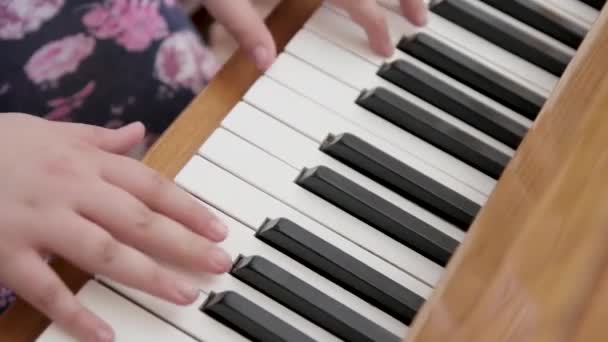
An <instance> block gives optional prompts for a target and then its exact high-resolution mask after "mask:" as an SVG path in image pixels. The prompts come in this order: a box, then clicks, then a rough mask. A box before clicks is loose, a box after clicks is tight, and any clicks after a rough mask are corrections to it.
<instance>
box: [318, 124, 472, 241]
mask: <svg viewBox="0 0 608 342" xmlns="http://www.w3.org/2000/svg"><path fill="white" fill-rule="evenodd" d="M320 149H321V151H323V152H325V153H327V154H328V155H330V156H332V157H333V158H335V159H337V160H339V161H341V162H342V163H344V164H346V165H348V166H349V167H351V168H353V169H355V170H357V171H359V172H361V173H362V174H364V175H366V176H368V177H369V178H371V179H373V180H375V181H376V182H378V183H380V184H382V185H384V186H385V187H387V188H389V189H391V190H393V191H394V192H396V193H399V194H400V195H402V196H403V197H405V198H407V199H409V200H410V201H412V202H414V203H416V204H418V205H420V206H421V207H423V208H425V209H427V210H429V211H430V212H433V213H434V214H436V215H437V216H440V217H442V218H443V219H445V220H446V221H449V222H452V223H453V224H455V225H457V226H458V227H460V228H461V229H462V230H464V231H466V230H468V228H469V226H470V225H471V224H472V223H473V220H474V219H475V216H477V213H478V212H479V210H480V209H481V208H480V206H479V205H478V204H477V203H475V202H473V201H471V200H470V199H468V198H466V197H464V196H462V195H461V194H459V193H457V192H456V191H453V190H452V189H450V188H448V187H446V186H444V185H443V184H441V183H438V182H437V181H435V180H433V179H432V178H430V177H428V176H427V175H425V174H423V173H420V172H418V171H417V170H415V169H413V168H411V167H409V166H408V165H406V164H404V163H402V162H401V161H400V160H398V159H396V158H394V157H392V156H390V155H388V154H386V153H385V152H384V151H382V150H380V149H378V148H376V147H374V146H372V145H370V144H368V143H367V142H365V141H363V140H361V139H360V138H358V137H357V136H354V135H352V134H349V133H345V134H341V135H339V136H333V135H329V136H328V137H327V138H326V139H325V141H323V143H322V145H321V148H320Z"/></svg>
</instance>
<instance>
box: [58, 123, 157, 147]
mask: <svg viewBox="0 0 608 342" xmlns="http://www.w3.org/2000/svg"><path fill="white" fill-rule="evenodd" d="M52 125H54V126H55V127H57V128H58V134H62V135H65V134H67V135H71V136H73V137H75V138H77V139H80V140H81V141H83V142H86V143H88V144H91V145H93V146H96V147H98V148H100V149H102V150H105V151H108V152H112V153H118V154H125V153H127V152H129V151H131V150H132V149H133V148H134V147H135V146H136V145H137V144H138V143H139V142H141V141H142V139H143V138H144V135H145V131H146V129H145V127H144V126H143V125H142V124H141V123H140V122H134V123H132V124H129V125H127V126H124V127H121V128H119V129H109V128H104V127H98V126H93V125H86V124H78V123H71V122H70V123H66V122H53V123H52Z"/></svg>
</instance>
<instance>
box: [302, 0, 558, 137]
mask: <svg viewBox="0 0 608 342" xmlns="http://www.w3.org/2000/svg"><path fill="white" fill-rule="evenodd" d="M486 7H489V6H486ZM305 27H306V29H307V30H310V31H311V32H314V33H315V34H317V35H319V36H321V37H323V38H324V39H327V40H329V41H331V42H332V43H334V44H336V45H338V46H340V47H342V48H344V49H346V50H348V51H350V52H352V53H355V54H356V55H358V56H360V57H362V58H364V59H365V60H367V61H369V62H371V63H373V64H374V65H376V66H378V67H380V66H381V65H382V64H383V63H385V62H391V61H393V60H396V59H402V60H405V61H407V62H408V63H410V64H413V65H416V66H418V67H420V68H422V69H424V70H427V71H429V72H430V73H432V74H433V75H437V77H438V78H439V79H441V80H442V81H443V82H445V83H446V84H451V85H457V87H458V88H459V89H462V90H463V91H464V92H466V93H467V94H472V96H473V97H475V98H476V99H478V100H479V101H480V102H482V103H484V104H486V105H488V106H490V107H492V108H494V109H496V110H498V111H499V112H500V113H501V114H503V115H504V116H506V117H508V118H510V119H511V120H513V121H517V122H519V123H520V124H522V125H525V126H526V127H528V128H529V127H531V126H532V121H531V120H530V119H528V118H526V117H524V116H523V115H521V114H519V113H517V112H515V111H513V110H511V109H510V108H507V107H505V106H504V105H502V104H500V103H498V102H496V101H494V100H492V99H490V98H489V97H487V96H485V95H483V94H481V93H479V92H477V91H476V90H474V89H472V88H470V87H468V86H466V85H464V84H461V83H459V82H458V81H456V80H454V79H453V78H451V77H449V76H447V75H445V74H443V73H441V72H439V71H437V70H435V69H434V68H432V67H430V66H428V65H426V64H425V63H424V62H421V61H419V60H417V59H416V58H414V57H411V56H410V55H408V54H406V53H404V52H402V51H400V50H395V53H394V54H393V56H391V57H390V58H383V57H382V56H379V55H378V54H376V53H374V52H373V51H372V50H371V48H370V47H369V44H368V43H367V37H366V34H365V31H363V30H362V29H361V27H359V26H358V25H357V24H355V23H354V22H353V21H352V20H350V19H348V18H345V17H343V16H341V15H338V14H336V13H335V12H333V11H331V10H329V9H327V8H326V7H320V8H319V9H318V10H317V11H316V12H315V14H314V15H313V16H312V17H311V18H310V19H309V20H308V21H307V22H306V24H305ZM549 39H552V38H549ZM556 42H557V41H556ZM559 44H561V43H559ZM561 45H562V46H564V47H565V48H568V49H570V48H569V47H567V46H565V45H563V44H561Z"/></svg>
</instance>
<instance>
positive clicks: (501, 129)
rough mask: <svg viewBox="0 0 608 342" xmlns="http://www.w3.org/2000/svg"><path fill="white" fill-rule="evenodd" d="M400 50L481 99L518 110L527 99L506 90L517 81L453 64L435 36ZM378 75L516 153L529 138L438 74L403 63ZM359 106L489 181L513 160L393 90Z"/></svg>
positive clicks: (367, 97) (461, 61)
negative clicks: (456, 160)
mask: <svg viewBox="0 0 608 342" xmlns="http://www.w3.org/2000/svg"><path fill="white" fill-rule="evenodd" d="M399 47H400V48H401V49H402V50H404V51H406V52H408V53H410V54H412V55H414V57H416V58H418V59H420V60H422V61H424V62H426V63H428V64H430V65H431V66H433V67H435V68H436V69H437V70H438V72H445V73H446V74H448V75H449V76H451V77H452V78H454V79H455V80H457V81H459V82H461V83H465V84H468V85H469V86H470V87H471V88H473V89H476V90H478V91H479V92H480V93H482V94H483V93H485V94H486V95H489V96H490V97H493V98H499V102H501V103H503V104H505V105H509V104H511V105H510V107H517V104H518V103H519V102H521V101H520V99H521V98H522V97H520V96H517V95H514V94H512V93H509V92H507V91H506V88H513V86H515V84H514V83H513V82H512V81H510V80H508V79H506V78H505V77H501V76H500V75H497V74H496V73H495V72H493V71H491V70H488V69H487V68H485V67H484V66H482V65H480V64H478V63H474V61H473V60H471V59H468V58H467V57H466V56H463V55H461V54H459V56H460V57H461V58H460V57H457V58H454V59H452V60H450V59H449V56H450V55H451V56H454V55H453V54H451V52H456V51H455V50H452V49H451V48H449V47H447V46H446V45H444V44H443V43H441V42H439V41H437V40H435V39H434V38H432V37H430V36H427V35H425V34H419V35H418V36H417V37H416V38H415V39H414V40H412V41H407V42H405V41H404V42H402V43H401V44H400V45H399ZM470 62H473V63H470ZM450 71H454V72H450ZM378 75H379V76H380V77H382V78H384V79H386V80H387V81H389V82H391V83H393V84H395V85H397V86H399V87H400V88H402V89H404V90H406V91H408V92H410V93H412V94H413V95H415V96H417V97H419V98H421V99H423V100H425V101H427V102H429V103H431V104H433V105H434V106H435V107H437V108H439V109H441V110H443V111H445V112H447V113H449V114H450V115H452V116H454V117H456V118H458V119H460V120H462V121H463V122H465V123H467V124H469V125H471V126H472V127H474V128H476V129H478V130H480V131H482V132H484V133H485V134H487V135H489V136H491V137H493V138H494V139H496V140H497V141H500V142H502V143H504V144H505V145H507V146H509V147H512V148H513V149H516V148H517V146H519V144H520V143H521V141H522V139H523V137H524V136H525V134H526V132H527V127H526V126H525V125H523V124H521V123H520V122H518V121H515V120H513V119H511V118H509V117H507V116H505V115H504V114H501V113H500V112H498V111H497V110H496V109H494V108H492V107H490V106H488V105H487V104H485V103H484V102H483V101H481V100H480V99H478V98H475V97H474V96H471V95H468V94H467V93H465V92H463V91H462V89H461V88H460V87H459V86H458V85H451V84H447V83H445V82H444V81H443V80H442V79H441V78H440V77H438V76H437V75H436V74H433V73H430V72H428V71H427V70H425V69H423V68H420V67H418V66H417V65H414V64H412V63H408V62H406V61H404V60H396V61H393V62H391V63H388V64H385V65H383V66H382V67H381V68H380V69H379V71H378ZM481 90H483V91H481ZM520 90H522V91H521V93H525V94H528V95H530V96H531V97H536V95H534V94H532V93H530V92H527V91H526V90H525V89H520ZM492 95H494V96H492ZM511 100H513V101H511ZM356 102H357V104H358V105H360V106H362V107H363V108H366V109H367V110H369V111H371V112H373V113H375V114H377V115H379V116H380V117H382V118H384V119H385V120H387V121H389V122H392V123H393V124H395V125H396V126H399V127H401V128H402V129H404V130H406V131H408V132H410V133H412V134H414V135H416V136H418V137H420V138H422V139H424V140H426V141H427V142H429V143H430V144H432V145H434V146H436V147H438V148H440V149H442V150H444V151H446V152H447V153H449V154H451V155H452V156H454V157H456V158H459V159H460V160H462V161H464V162H465V163H467V164H469V165H471V166H473V167H475V168H477V169H478V170H480V171H481V172H484V173H486V174H487V175H489V176H490V177H493V178H496V179H497V178H499V177H500V175H501V174H502V172H503V170H504V168H505V167H506V165H507V163H508V162H509V160H510V156H508V155H507V154H505V153H504V152H503V151H500V150H498V149H496V148H495V147H493V146H490V145H488V144H487V143H485V142H483V141H481V140H479V139H478V138H476V137H474V136H472V135H471V134H469V133H467V132H465V131H463V130H462V129H460V128H458V127H456V126H454V125H453V124H452V123H449V122H447V121H444V120H443V119H441V118H439V117H437V116H435V115H433V114H432V113H429V112H428V110H426V109H424V108H421V107H419V106H417V105H416V104H415V103H413V102H411V101H409V100H407V99H404V98H401V97H400V96H398V95H397V94H395V93H393V92H391V91H390V90H388V89H385V88H382V87H379V88H376V89H373V90H370V91H364V92H363V93H362V94H361V96H360V97H359V98H358V99H357V100H356ZM538 102H539V103H538V105H537V106H535V110H534V115H532V110H530V112H529V114H530V115H528V116H529V117H531V118H533V117H535V115H536V114H537V113H538V111H540V105H542V103H541V102H544V99H540V98H539V99H538ZM516 109H521V108H516Z"/></svg>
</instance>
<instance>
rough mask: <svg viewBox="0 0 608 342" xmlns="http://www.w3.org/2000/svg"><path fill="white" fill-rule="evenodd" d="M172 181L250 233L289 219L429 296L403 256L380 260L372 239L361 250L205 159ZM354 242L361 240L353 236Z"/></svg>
mask: <svg viewBox="0 0 608 342" xmlns="http://www.w3.org/2000/svg"><path fill="white" fill-rule="evenodd" d="M175 180H176V183H177V184H178V185H179V186H180V187H182V188H184V189H185V190H186V191H188V192H189V193H191V194H193V195H194V196H196V197H197V198H199V199H200V200H201V201H203V202H205V203H206V204H207V205H208V206H211V208H212V210H213V211H221V212H222V213H225V215H228V216H230V217H232V218H234V219H235V220H237V221H239V222H241V223H243V224H244V225H246V226H248V227H249V228H250V229H252V230H257V229H259V227H260V226H261V225H262V224H263V223H264V221H265V220H266V219H276V218H286V219H289V220H291V221H292V222H294V223H296V224H298V225H300V226H301V227H302V228H304V229H306V230H308V231H309V232H310V233H312V234H315V235H316V236H318V237H319V238H321V239H323V240H325V241H327V242H328V243H330V244H332V245H333V246H334V247H336V248H339V249H341V250H342V251H344V252H345V253H347V254H349V255H350V256H352V257H354V258H356V259H358V260H359V261H361V262H364V263H365V264H367V265H368V266H370V267H372V268H374V269H375V270H377V271H379V272H381V273H382V274H384V275H386V276H388V277H390V278H391V279H393V280H395V281H396V282H398V283H399V284H402V285H403V286H405V287H407V288H408V289H410V290H411V291H413V292H415V293H417V294H418V295H420V296H421V297H423V298H428V297H429V296H430V294H431V291H432V289H431V287H429V286H428V285H426V284H424V283H422V282H421V281H419V280H417V279H415V278H413V277H412V276H410V275H409V274H407V273H406V272H407V271H406V270H407V269H408V264H406V263H405V261H406V260H405V259H403V258H402V257H401V258H400V259H397V258H391V257H390V256H389V257H386V259H383V256H378V255H376V254H374V253H373V252H370V251H368V250H367V249H370V250H372V251H373V250H376V251H378V250H381V249H379V248H374V246H373V244H374V243H375V242H373V240H368V241H365V242H366V245H365V246H363V247H362V246H360V245H358V244H357V242H351V241H350V240H349V239H350V238H353V236H352V235H351V234H349V230H347V229H342V230H340V232H341V233H342V234H344V233H346V234H347V235H346V236H342V235H340V232H338V233H336V232H334V231H332V230H330V229H329V228H327V227H326V226H323V225H321V224H320V223H319V222H317V221H315V220H313V219H311V218H309V217H308V216H305V215H304V214H302V213H300V212H299V211H297V210H295V209H293V208H291V207H289V206H288V205H286V204H284V203H283V202H281V201H279V200H277V199H276V198H273V197H271V196H270V195H268V194H267V193H265V192H263V191H261V190H260V189H257V188H255V187H253V186H252V185H251V184H249V183H246V182H245V181H244V180H242V179H240V178H238V177H236V176H235V175H233V174H231V173H229V172H227V171H225V170H224V169H222V168H220V167H218V166H217V165H215V164H213V163H211V162H209V161H207V160H205V159H202V158H200V157H194V158H193V159H192V160H191V161H189V162H188V163H187V164H186V166H185V167H184V168H183V169H182V170H180V172H179V173H178V175H177V176H176V178H175ZM234 194H238V196H235V195H234ZM213 208H217V209H213ZM218 215H221V214H218ZM354 240H356V241H358V242H361V241H362V240H361V239H359V240H357V239H356V237H355V239H354ZM386 255H387V254H385V256H386ZM395 255H398V254H395ZM391 262H394V263H395V264H397V265H393V264H391Z"/></svg>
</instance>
